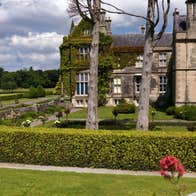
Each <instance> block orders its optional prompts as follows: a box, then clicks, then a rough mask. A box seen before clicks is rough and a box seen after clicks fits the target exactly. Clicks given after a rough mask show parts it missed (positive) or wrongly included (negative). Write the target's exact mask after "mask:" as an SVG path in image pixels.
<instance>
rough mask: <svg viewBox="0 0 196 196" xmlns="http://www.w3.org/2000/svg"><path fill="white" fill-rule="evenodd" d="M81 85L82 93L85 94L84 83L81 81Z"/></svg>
mask: <svg viewBox="0 0 196 196" xmlns="http://www.w3.org/2000/svg"><path fill="white" fill-rule="evenodd" d="M80 87H81V95H84V83H81V84H80Z"/></svg>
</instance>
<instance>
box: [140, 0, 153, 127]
mask: <svg viewBox="0 0 196 196" xmlns="http://www.w3.org/2000/svg"><path fill="white" fill-rule="evenodd" d="M147 18H148V19H150V20H151V21H154V0H148V9H147ZM153 37H154V27H152V24H151V23H150V22H149V21H147V22H146V32H145V44H144V66H143V71H142V82H141V87H140V99H139V111H138V119H137V125H136V129H137V130H148V128H149V118H148V113H149V98H150V84H151V71H152V63H153Z"/></svg>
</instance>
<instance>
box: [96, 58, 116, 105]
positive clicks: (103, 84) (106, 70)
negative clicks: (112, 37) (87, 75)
mask: <svg viewBox="0 0 196 196" xmlns="http://www.w3.org/2000/svg"><path fill="white" fill-rule="evenodd" d="M113 64H114V63H113V59H112V56H107V57H100V58H99V68H98V104H99V106H103V105H105V104H106V103H107V96H106V94H107V93H109V91H110V80H111V75H112V66H113Z"/></svg>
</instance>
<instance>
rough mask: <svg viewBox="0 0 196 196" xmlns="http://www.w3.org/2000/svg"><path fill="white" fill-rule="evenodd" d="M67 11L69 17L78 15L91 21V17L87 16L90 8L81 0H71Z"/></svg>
mask: <svg viewBox="0 0 196 196" xmlns="http://www.w3.org/2000/svg"><path fill="white" fill-rule="evenodd" d="M89 1H90V0H89ZM67 11H68V13H69V14H70V16H71V17H73V16H77V15H80V16H81V17H82V18H83V19H84V20H86V21H88V22H90V23H93V19H92V18H91V17H89V14H90V15H91V13H90V9H89V7H88V5H85V4H84V3H82V0H72V1H71V2H70V4H69V8H68V10H67Z"/></svg>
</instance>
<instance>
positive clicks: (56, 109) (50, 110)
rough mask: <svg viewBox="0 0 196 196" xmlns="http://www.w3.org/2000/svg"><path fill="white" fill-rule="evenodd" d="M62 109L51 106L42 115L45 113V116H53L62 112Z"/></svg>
mask: <svg viewBox="0 0 196 196" xmlns="http://www.w3.org/2000/svg"><path fill="white" fill-rule="evenodd" d="M62 109H63V108H62V107H61V106H58V105H51V106H49V107H48V108H47V109H46V110H45V111H44V113H47V114H54V113H55V112H59V111H62Z"/></svg>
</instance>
